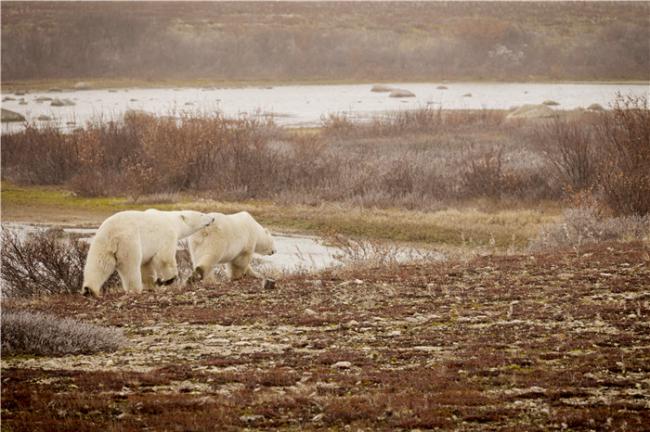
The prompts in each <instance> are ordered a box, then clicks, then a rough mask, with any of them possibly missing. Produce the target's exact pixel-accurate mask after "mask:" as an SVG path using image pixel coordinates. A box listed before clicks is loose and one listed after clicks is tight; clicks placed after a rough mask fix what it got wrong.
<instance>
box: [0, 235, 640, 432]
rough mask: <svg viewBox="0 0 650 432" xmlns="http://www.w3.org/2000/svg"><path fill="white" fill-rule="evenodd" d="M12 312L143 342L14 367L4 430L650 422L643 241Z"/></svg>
mask: <svg viewBox="0 0 650 432" xmlns="http://www.w3.org/2000/svg"><path fill="white" fill-rule="evenodd" d="M3 307H10V308H17V309H30V310H42V311H48V312H50V313H55V314H58V315H61V316H74V317H76V318H79V319H83V320H88V321H91V322H95V323H100V324H103V325H114V326H121V327H123V328H124V329H125V333H126V334H127V335H128V337H129V345H128V346H126V347H125V348H123V349H121V350H120V351H118V352H115V353H112V354H99V355H92V356H68V357H61V358H3V359H2V420H3V424H2V425H3V430H4V429H5V428H6V430H13V431H21V430H25V431H26V430H29V431H38V430H41V431H58V430H75V431H85V430H92V431H96V430H107V431H130V430H142V429H145V428H146V429H148V430H197V431H199V430H231V429H232V430H234V429H241V428H244V427H248V428H251V429H262V430H269V429H272V430H273V429H279V430H316V429H333V430H339V429H344V428H345V429H346V430H347V426H348V425H350V426H351V430H358V429H365V430H394V429H413V428H420V429H434V428H443V429H455V430H472V431H473V430H497V429H498V430H513V431H515V430H562V429H570V430H643V429H647V428H648V425H650V319H649V317H650V254H649V251H648V247H647V245H644V244H641V243H628V244H605V245H598V246H594V247H593V248H591V249H585V250H582V251H580V252H579V253H576V252H575V251H567V252H556V253H547V254H539V255H534V256H513V257H481V258H478V259H476V260H473V261H471V262H469V263H459V262H456V263H454V262H447V263H431V264H418V265H399V266H393V267H383V268H363V269H355V270H345V271H342V270H333V271H328V272H324V273H320V274H318V275H309V276H293V277H287V278H285V279H281V280H278V281H277V283H276V288H275V289H273V290H264V289H263V288H262V287H261V285H260V283H259V281H253V280H246V281H240V282H234V283H230V282H216V283H215V284H212V285H200V284H199V285H194V286H189V287H181V286H172V287H168V288H166V289H161V290H158V291H156V292H155V293H154V292H147V293H144V294H142V295H131V296H120V295H118V294H110V295H109V296H107V297H106V298H104V299H102V300H100V301H97V300H92V299H86V298H83V297H81V296H71V295H68V296H51V297H43V298H37V299H29V300H11V301H5V302H3Z"/></svg>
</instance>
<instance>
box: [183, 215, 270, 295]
mask: <svg viewBox="0 0 650 432" xmlns="http://www.w3.org/2000/svg"><path fill="white" fill-rule="evenodd" d="M208 215H209V216H211V217H213V218H214V223H213V224H212V225H210V226H208V227H207V228H205V229H202V230H200V231H197V232H196V233H194V234H193V235H192V236H191V237H190V238H189V242H188V243H189V246H190V256H191V258H192V266H193V268H194V272H193V273H192V276H191V277H190V282H196V281H199V280H201V279H203V278H204V277H207V276H210V275H211V274H212V272H213V271H214V269H215V267H216V266H217V264H226V263H228V264H229V267H230V278H231V279H239V278H241V277H243V276H245V275H249V276H253V277H257V278H260V277H261V276H260V275H259V274H258V273H257V272H255V271H254V270H253V269H252V268H251V266H250V263H251V259H252V257H253V253H254V252H255V253H258V254H262V255H273V254H274V253H275V246H274V244H273V237H272V236H271V234H270V233H269V231H268V230H267V229H265V228H264V227H262V225H260V224H259V223H257V221H256V220H255V219H253V216H251V215H250V214H249V213H248V212H239V213H235V214H231V215H225V214H222V213H208Z"/></svg>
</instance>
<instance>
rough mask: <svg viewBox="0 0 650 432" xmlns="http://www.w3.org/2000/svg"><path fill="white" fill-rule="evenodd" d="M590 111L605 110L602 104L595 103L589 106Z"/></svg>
mask: <svg viewBox="0 0 650 432" xmlns="http://www.w3.org/2000/svg"><path fill="white" fill-rule="evenodd" d="M587 109H588V110H589V111H605V108H603V106H602V105H601V104H597V103H593V104H591V105H589V106H588V107H587Z"/></svg>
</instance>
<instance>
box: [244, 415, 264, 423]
mask: <svg viewBox="0 0 650 432" xmlns="http://www.w3.org/2000/svg"><path fill="white" fill-rule="evenodd" d="M239 420H241V421H243V422H244V423H254V422H256V421H258V420H264V416H263V415H259V414H248V415H243V416H240V417H239Z"/></svg>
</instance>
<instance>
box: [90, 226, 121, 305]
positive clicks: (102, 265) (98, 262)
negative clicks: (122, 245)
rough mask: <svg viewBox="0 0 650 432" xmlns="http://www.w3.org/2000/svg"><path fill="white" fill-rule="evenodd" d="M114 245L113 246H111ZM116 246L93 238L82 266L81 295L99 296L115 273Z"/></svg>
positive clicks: (100, 238) (107, 241)
mask: <svg viewBox="0 0 650 432" xmlns="http://www.w3.org/2000/svg"><path fill="white" fill-rule="evenodd" d="M113 243H115V244H113ZM116 252H117V244H116V242H115V241H110V240H108V239H105V238H103V237H101V236H95V238H94V239H93V241H92V243H91V244H90V249H89V250H88V256H87V257H86V265H85V266H84V282H83V287H82V289H81V293H82V294H83V295H88V294H90V295H92V296H94V297H100V296H101V290H102V286H103V285H104V282H106V279H108V277H109V276H110V275H111V274H112V273H113V272H114V271H115V267H116V265H117V259H116V257H115V256H116Z"/></svg>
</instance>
